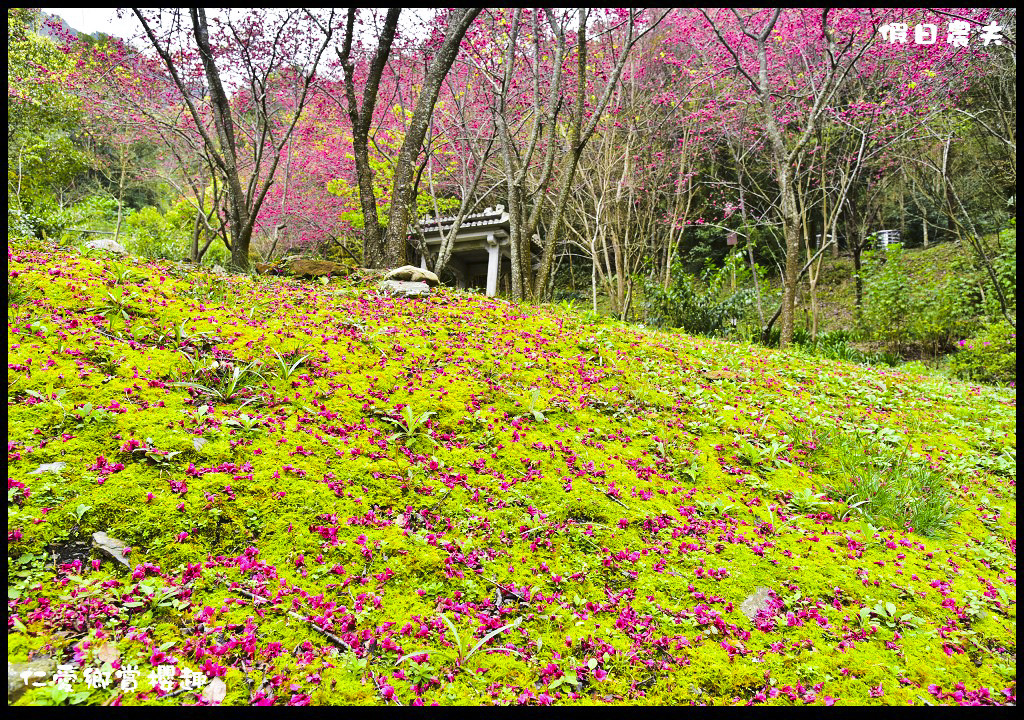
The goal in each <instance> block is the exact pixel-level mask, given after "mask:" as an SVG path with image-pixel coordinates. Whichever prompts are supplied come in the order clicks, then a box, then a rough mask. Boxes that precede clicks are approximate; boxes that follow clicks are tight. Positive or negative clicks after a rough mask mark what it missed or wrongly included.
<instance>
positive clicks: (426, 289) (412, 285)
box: [377, 280, 430, 297]
mask: <svg viewBox="0 0 1024 720" xmlns="http://www.w3.org/2000/svg"><path fill="white" fill-rule="evenodd" d="M377 287H378V288H380V289H381V290H382V291H383V292H386V293H388V294H389V295H396V296H400V297H421V296H424V295H429V294H430V286H429V285H427V284H426V283H425V282H409V281H407V280H383V281H381V283H380V284H379V285H378V286H377Z"/></svg>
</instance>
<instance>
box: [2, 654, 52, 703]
mask: <svg viewBox="0 0 1024 720" xmlns="http://www.w3.org/2000/svg"><path fill="white" fill-rule="evenodd" d="M56 669H57V662H56V661H55V660H53V658H49V657H40V658H37V659H35V660H30V661H28V662H15V663H12V662H11V661H10V660H8V661H7V704H8V705H10V704H11V703H13V702H14V701H15V700H17V699H18V698H19V697H21V696H22V695H23V694H24V693H25V691H26V690H29V689H30V688H32V686H33V685H34V684H35V683H44V684H48V683H49V682H50V678H51V677H52V676H53V673H54V671H55V670H56Z"/></svg>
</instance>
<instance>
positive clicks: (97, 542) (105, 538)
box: [92, 531, 132, 570]
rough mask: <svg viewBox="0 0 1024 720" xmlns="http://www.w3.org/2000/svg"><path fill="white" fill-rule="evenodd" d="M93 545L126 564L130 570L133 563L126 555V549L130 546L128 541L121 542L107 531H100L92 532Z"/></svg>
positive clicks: (115, 560) (116, 560)
mask: <svg viewBox="0 0 1024 720" xmlns="http://www.w3.org/2000/svg"><path fill="white" fill-rule="evenodd" d="M92 545H93V547H94V548H96V549H97V550H99V551H100V552H101V553H103V554H104V555H106V556H107V557H109V558H110V559H111V560H113V561H114V562H118V563H120V564H122V565H124V566H125V567H126V568H128V569H129V570H130V569H131V567H132V565H131V563H129V562H128V560H127V559H126V558H125V556H124V549H125V548H126V547H128V545H127V543H124V542H121V541H120V540H118V539H117V538H112V537H110V536H109V535H107V534H106V533H105V532H102V531H100V532H96V533H93V534H92Z"/></svg>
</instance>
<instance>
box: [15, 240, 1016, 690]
mask: <svg viewBox="0 0 1024 720" xmlns="http://www.w3.org/2000/svg"><path fill="white" fill-rule="evenodd" d="M128 269H130V270H131V273H129V275H128V276H125V274H124V270H128ZM8 273H9V286H8V410H9V413H10V415H9V425H8V478H9V479H8V578H9V580H8V584H9V593H8V597H9V601H8V608H9V609H8V643H9V650H8V659H9V660H10V661H24V660H27V659H32V658H35V657H38V656H48V657H52V658H55V659H57V660H58V661H59V662H61V663H66V664H69V665H71V666H72V667H73V669H74V670H75V671H77V673H78V680H77V684H76V685H75V686H74V692H73V693H72V694H70V695H69V694H68V693H64V692H61V691H59V690H57V689H55V688H53V687H43V688H39V689H31V690H29V691H28V692H26V693H25V694H24V695H23V696H22V697H21V699H20V700H19V701H18V702H19V704H40V703H55V702H65V703H66V702H75V703H87V704H101V703H123V704H140V703H141V704H165V705H180V704H182V703H195V702H205V700H203V699H202V697H201V696H199V695H198V694H197V692H193V691H188V690H187V689H186V690H185V691H182V692H178V690H181V687H180V686H179V685H177V684H174V683H168V684H169V685H170V687H166V688H165V687H160V688H159V689H156V688H153V684H152V682H151V681H150V680H149V678H148V673H149V672H150V671H151V670H153V669H154V668H155V667H157V666H160V665H176V666H177V667H178V668H182V667H188V668H192V669H193V670H203V671H204V672H205V673H206V675H207V676H208V677H214V676H220V677H221V678H222V680H223V681H224V683H225V685H226V695H225V697H224V699H223V702H224V703H230V704H243V705H244V704H250V703H254V704H255V703H263V704H269V703H271V702H275V703H278V704H284V703H296V704H302V703H312V704H318V703H322V704H339V703H352V704H386V703H390V704H395V703H402V704H410V703H420V702H422V703H425V704H430V703H434V702H436V703H440V704H454V703H474V704H476V703H487V704H489V703H498V704H509V703H511V704H514V703H544V704H546V703H559V704H593V703H652V704H661V703H673V704H676V703H691V702H692V703H714V704H737V703H740V704H742V703H748V702H753V703H761V702H767V703H774V704H778V703H781V704H804V703H832V702H835V703H839V704H863V703H877V704H906V703H918V704H919V703H925V702H928V703H956V702H983V703H1006V702H1015V693H1016V584H1015V583H1016V559H1015V550H1016V465H1015V455H1016V417H1015V411H1016V392H1015V390H1013V389H1009V390H1007V389H995V388H990V387H986V386H977V385H969V384H963V383H957V382H952V381H949V380H946V379H943V378H939V377H930V376H929V377H925V376H912V375H905V374H902V373H900V372H895V371H882V370H878V369H874V368H866V367H861V366H856V365H849V364H845V363H840V362H832V361H822V362H820V363H818V362H814V361H812V360H808V359H804V358H800V357H797V356H794V355H790V354H786V353H782V352H777V351H771V350H766V349H764V348H760V347H756V346H750V345H745V344H735V343H727V342H720V341H714V340H708V339H702V338H693V337H688V336H685V335H682V334H677V333H663V332H655V331H651V330H648V329H645V328H642V327H637V326H631V325H625V324H589V323H586V322H584V321H583V320H582V319H581V318H580V317H578V316H576V315H573V314H568V313H563V312H560V311H556V310H552V309H550V308H535V307H529V306H525V305H514V304H510V303H508V302H505V301H503V300H496V299H488V298H483V297H480V296H478V295H473V294H467V293H460V292H455V291H451V290H447V289H439V290H437V291H435V292H433V293H432V294H431V295H430V297H429V298H426V299H416V300H409V299H390V298H385V297H380V296H378V295H377V294H376V292H375V291H374V290H372V289H370V288H365V287H359V286H355V285H344V284H338V283H337V282H335V283H332V284H328V285H320V284H306V283H299V282H290V281H286V280H283V279H251V278H246V277H227V278H218V277H216V276H210V275H203V274H194V273H188V274H186V273H184V272H182V271H180V270H178V269H176V268H173V267H164V266H159V265H156V264H143V263H141V262H136V261H128V262H127V263H125V264H123V265H120V266H119V265H118V264H117V263H115V262H113V261H111V260H109V259H106V258H100V257H89V256H84V255H79V254H76V253H55V252H40V251H36V250H33V249H30V248H15V249H12V250H9V255H8ZM122 291H123V292H124V295H123V296H122V295H121V294H120V293H121V292H122ZM108 293H110V295H108ZM272 350H274V351H276V352H277V353H279V354H280V355H281V356H284V357H285V359H286V360H285V362H286V370H287V368H288V367H290V366H291V364H292V363H293V362H295V361H296V360H300V359H302V358H303V356H306V357H305V359H304V360H303V361H302V362H301V363H300V364H299V365H298V366H297V367H296V368H295V369H294V370H293V371H292V372H291V374H290V375H288V373H287V372H282V373H281V376H277V375H275V373H274V368H276V367H278V366H279V364H280V363H279V360H278V358H277V356H276V355H275V354H274V352H272ZM186 355H188V356H190V357H191V358H192V360H189V358H188V357H186ZM214 361H216V363H217V365H216V366H214ZM253 362H255V363H259V365H258V366H252V368H253V369H255V370H258V372H259V374H260V376H259V377H257V376H246V375H244V374H243V375H242V376H241V381H240V382H239V383H238V385H237V386H236V387H234V388H231V387H230V383H231V378H232V372H233V371H234V369H236V368H238V369H241V368H243V367H245V366H247V365H249V364H250V363H253ZM285 375H288V376H287V377H285ZM176 383H191V385H186V384H176ZM200 386H202V387H200ZM204 387H205V388H211V389H212V390H215V391H217V392H218V393H219V395H218V394H216V393H214V394H211V393H210V392H208V391H206V390H204V389H203V388H204ZM406 406H408V408H409V409H410V412H411V414H409V415H403V408H405V407H406ZM428 412H429V413H433V415H428V416H425V417H424V416H423V414H424V413H428ZM410 420H411V422H410ZM851 444H856V445H857V446H858V447H861V448H864V449H866V451H867V452H869V453H873V454H876V455H877V456H878V457H879V458H882V461H881V462H882V464H883V465H884V464H885V462H888V463H889V464H890V465H893V464H894V463H901V464H902V465H901V466H907V465H908V464H909V465H912V466H915V467H918V468H923V469H926V470H927V471H928V472H929V473H931V475H930V476H934V478H936V480H935V483H936V485H935V487H936V488H939V487H941V488H943V491H944V492H947V493H949V496H950V499H951V504H950V505H949V507H948V508H947V510H948V511H949V512H948V515H947V517H946V525H947V526H948V527H946V528H945V529H944V528H943V527H942V525H941V523H939V524H937V525H935V526H929V527H927V528H924V529H922V528H914V529H911V528H908V527H905V526H900V525H899V523H896V522H887V521H886V520H885V518H880V517H872V518H871V520H872V522H870V523H869V522H867V521H866V520H865V519H864V517H863V516H862V515H861V514H860V510H861V508H862V507H864V506H858V507H853V506H854V505H856V504H857V503H855V502H854V500H853V499H850V500H849V504H846V503H844V502H843V501H842V499H841V498H835V497H831V496H829V495H828V492H829V490H830V488H831V487H832V486H833V485H834V484H835V483H836V482H838V481H839V480H842V479H844V478H842V477H839V476H840V475H841V474H842V473H841V472H840V471H839V470H838V468H839V467H840V465H841V462H840V461H841V457H840V456H841V454H842V452H843V448H845V447H850V446H852V445H851ZM886 458H888V460H885V459H886ZM52 463H64V465H63V467H62V468H61V469H60V470H59V471H58V472H43V473H41V474H33V473H34V471H37V469H39V468H40V466H41V465H44V464H52ZM893 466H894V465H893ZM867 507H870V505H869V506H867ZM101 530H102V531H105V532H107V533H108V534H109V535H111V536H112V537H115V538H118V539H120V540H122V541H124V542H125V543H127V544H128V545H129V546H130V547H131V551H130V555H129V556H128V560H129V561H130V563H131V565H132V566H133V567H134V572H132V571H131V570H129V569H126V568H122V567H120V566H118V565H116V564H115V563H113V562H112V561H110V560H109V559H107V558H105V557H104V556H102V555H100V554H98V553H97V551H95V550H90V549H89V548H88V546H87V545H85V544H83V541H87V540H88V539H89V537H90V536H91V535H92V534H93V533H94V532H97V531H101ZM758 588H766V589H767V590H769V591H771V592H770V601H769V603H768V605H767V607H766V609H765V610H763V611H762V612H761V614H760V615H758V616H757V617H756V618H754V620H753V621H752V620H751V619H750V618H748V616H747V615H746V614H745V613H744V612H743V611H742V610H741V604H742V603H743V602H744V600H745V599H746V598H747V597H748V596H750V595H751V594H752V593H754V591H755V590H757V589H758ZM253 596H256V597H258V598H260V599H258V600H254V599H253ZM317 627H320V628H324V629H325V630H326V631H327V632H328V633H330V635H331V636H332V638H328V637H327V636H326V635H325V634H323V633H322V632H320V631H318V630H317ZM501 628H504V629H503V630H502V631H501V632H499V633H498V634H497V635H495V636H493V637H491V638H490V639H488V640H487V641H486V642H485V643H484V644H482V645H481V646H480V647H479V649H477V650H476V651H475V652H473V649H474V647H475V646H477V644H478V643H479V642H480V640H481V639H482V638H484V636H485V635H487V634H489V633H490V632H492V631H494V630H499V629H501ZM339 646H345V647H347V648H348V649H341V648H340V647H339ZM419 651H422V655H413V656H412V657H408V656H409V655H410V653H417V652H419ZM424 656H426V657H425V659H424ZM130 665H138V666H139V668H140V670H141V674H140V676H139V685H138V688H136V689H134V690H132V691H127V690H122V689H121V688H119V687H118V686H117V682H118V681H117V680H114V681H113V682H112V683H111V684H110V686H109V687H107V688H106V689H104V688H95V689H90V688H89V687H87V686H86V685H85V684H84V683H83V681H82V678H83V673H84V671H85V670H86V669H87V668H101V669H106V670H112V671H117V670H118V669H119V668H124V667H127V666H130ZM178 672H180V670H179V671H178ZM168 691H171V692H172V695H171V696H169V697H164V695H166V694H167V692H168Z"/></svg>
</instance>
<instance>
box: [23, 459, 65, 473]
mask: <svg viewBox="0 0 1024 720" xmlns="http://www.w3.org/2000/svg"><path fill="white" fill-rule="evenodd" d="M65 467H67V463H64V462H55V463H43V464H42V465H40V466H39V467H37V468H36V469H35V470H33V471H32V472H30V473H29V475H42V474H43V473H59V472H60V471H61V470H63V469H64V468H65Z"/></svg>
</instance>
